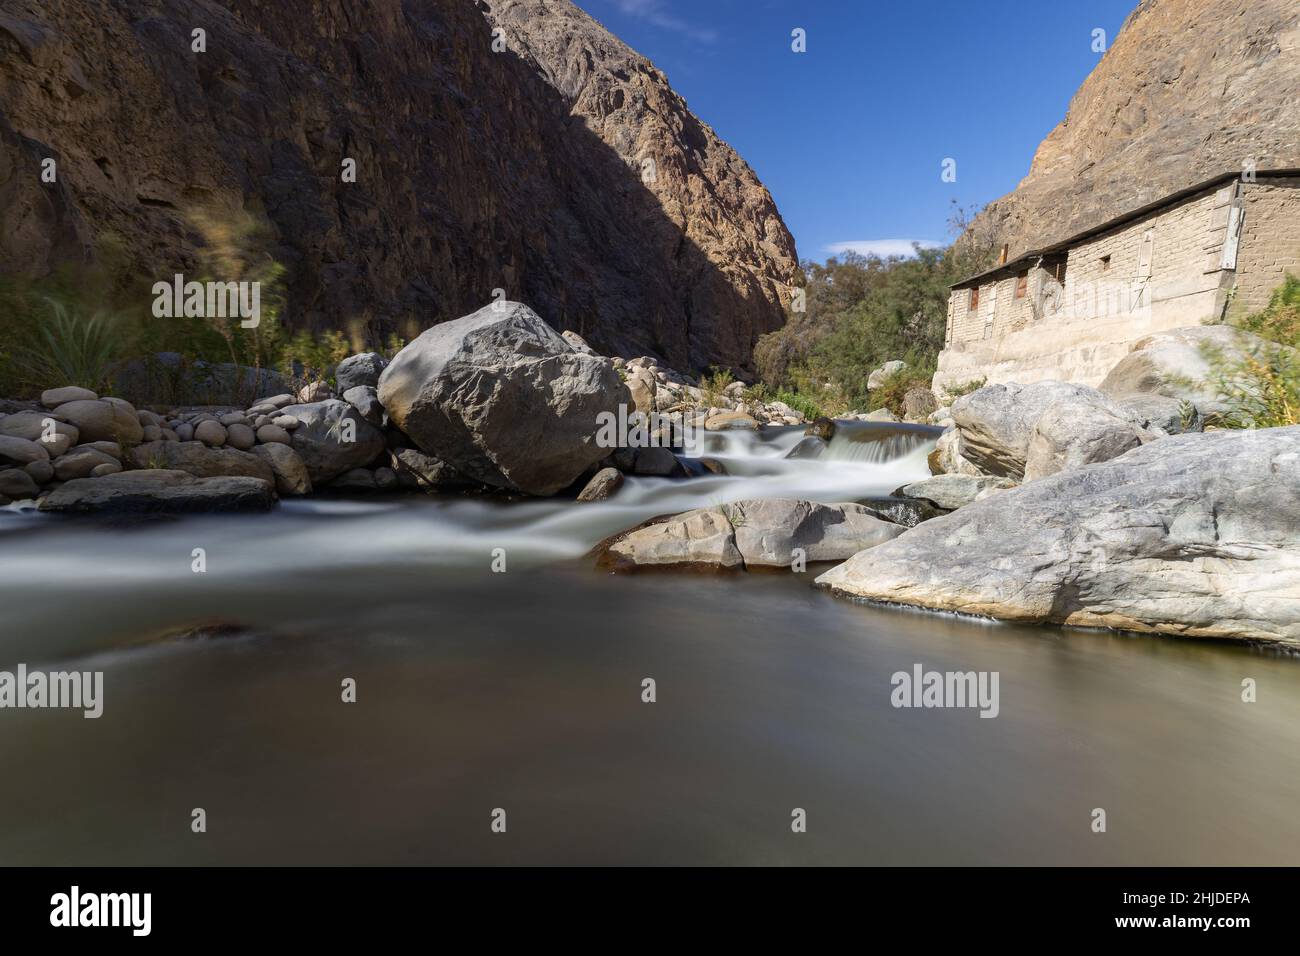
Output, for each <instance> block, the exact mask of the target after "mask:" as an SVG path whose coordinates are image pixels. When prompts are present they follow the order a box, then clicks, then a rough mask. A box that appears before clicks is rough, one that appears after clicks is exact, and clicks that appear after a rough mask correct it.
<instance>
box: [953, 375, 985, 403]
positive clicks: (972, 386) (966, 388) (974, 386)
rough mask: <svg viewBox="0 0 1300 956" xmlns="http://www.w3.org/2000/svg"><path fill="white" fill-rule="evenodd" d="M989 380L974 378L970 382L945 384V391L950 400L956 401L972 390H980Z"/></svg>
mask: <svg viewBox="0 0 1300 956" xmlns="http://www.w3.org/2000/svg"><path fill="white" fill-rule="evenodd" d="M987 382H988V379H987V378H984V377H983V376H981V377H980V378H973V379H971V380H970V381H969V382H958V383H955V384H953V385H945V386H944V387H943V393H944V395H946V396H947V397H948V401H949V402H955V401H956V400H957V399H959V398H961V397H962V396H963V395H969V394H970V393H971V392H978V391H979V390H980V389H981V388H983V387H984V386H985V384H986V383H987Z"/></svg>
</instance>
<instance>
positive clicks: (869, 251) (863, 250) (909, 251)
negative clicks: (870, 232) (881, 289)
mask: <svg viewBox="0 0 1300 956" xmlns="http://www.w3.org/2000/svg"><path fill="white" fill-rule="evenodd" d="M913 244H915V245H918V246H920V247H921V248H922V249H937V248H939V247H940V246H942V245H943V243H942V242H932V241H931V240H929V239H855V240H853V241H851V242H833V243H831V244H830V245H829V246H827V247H826V251H827V252H829V253H831V254H838V253H843V252H856V253H858V254H859V255H863V256H879V257H880V258H882V259H887V258H889V257H890V256H902V257H903V258H905V259H910V258H911V257H912V256H914V255H916V250H915V249H913V248H912V246H913Z"/></svg>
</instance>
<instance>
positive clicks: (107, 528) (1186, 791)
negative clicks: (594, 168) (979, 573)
mask: <svg viewBox="0 0 1300 956" xmlns="http://www.w3.org/2000/svg"><path fill="white" fill-rule="evenodd" d="M934 435H935V432H934V430H932V429H925V428H920V427H911V428H908V427H892V426H876V425H861V426H857V427H848V428H843V429H842V430H841V431H840V432H839V433H837V435H836V437H835V439H834V440H833V441H832V442H831V443H830V446H829V447H828V448H826V449H825V450H824V452H823V453H822V454H820V455H819V456H818V457H815V458H787V457H785V456H786V455H787V454H789V452H790V451H791V450H792V449H793V448H794V446H795V444H796V443H797V442H798V441H799V439H800V437H801V433H800V431H799V430H798V429H789V430H775V431H771V432H769V433H766V434H764V435H763V436H761V437H760V436H758V435H755V434H751V433H734V432H733V433H724V434H708V435H705V436H703V437H702V438H701V439H700V444H699V446H698V447H695V448H692V449H691V450H690V451H691V453H692V454H695V455H707V456H709V457H711V458H713V459H715V460H717V461H719V462H721V463H722V464H723V465H724V466H725V468H726V470H727V472H728V474H727V475H725V476H723V475H712V474H709V475H704V476H701V477H696V478H692V479H689V480H669V479H662V478H633V479H629V481H628V482H627V484H626V485H625V486H624V487H623V488H622V489H621V490H620V491H619V492H618V494H617V495H616V496H615V497H614V498H613V499H612V500H610V501H608V502H601V503H591V504H576V503H573V502H557V501H528V502H515V503H509V504H504V503H499V502H492V501H486V500H481V499H472V498H458V497H447V498H439V499H434V498H403V499H382V498H369V499H361V498H358V499H313V500H310V501H291V502H284V503H283V504H281V505H280V507H279V508H278V509H277V510H276V511H275V512H273V513H271V514H269V515H246V516H212V517H203V518H187V519H184V520H177V521H168V522H152V523H145V524H136V525H129V526H128V525H121V524H109V523H106V522H87V521H68V520H59V519H54V518H51V517H49V516H44V515H37V514H33V513H31V512H25V511H23V510H22V509H18V508H14V507H10V508H9V509H8V510H7V511H0V669H7V670H13V669H14V668H15V667H16V665H17V664H18V663H19V662H24V663H26V664H27V665H28V666H29V667H30V668H44V669H50V670H55V669H58V670H98V671H103V672H104V704H103V707H104V710H103V716H102V717H100V718H99V719H97V720H87V719H84V718H83V717H82V715H81V713H80V711H71V710H30V709H24V710H13V709H6V710H0V767H3V768H4V775H5V783H6V786H4V787H3V788H0V864H22V863H51V864H53V863H59V864H108V863H118V864H143V863H185V864H199V863H367V864H374V863H399V864H414V863H509V862H516V863H623V862H638V863H890V864H907V863H956V864H967V863H1149V864H1259V863H1271V864H1281V863H1292V864H1294V863H1296V862H1300V822H1298V821H1297V814H1296V813H1295V808H1296V807H1297V806H1298V805H1300V765H1298V758H1300V662H1297V661H1296V660H1294V659H1292V658H1290V657H1287V656H1284V655H1279V654H1276V653H1272V652H1268V651H1265V650H1259V649H1252V648H1248V647H1238V646H1229V645H1225V644H1216V643H1209V642H1192V641H1177V640H1168V639H1157V638H1140V637H1131V636H1122V635H1115V634H1109V633H1103V632H1085V631H1069V630H1061V629H1053V628H1029V627H1019V626H1010V625H1003V624H995V623H991V622H986V621H978V620H972V619H967V618H958V617H954V616H945V615H935V614H927V613H922V612H912V611H901V610H896V609H885V608H876V607H868V606H863V605H858V604H853V603H850V602H846V601H842V600H839V599H836V598H832V597H830V596H828V595H826V594H824V593H822V592H820V591H817V590H815V589H813V588H812V586H811V580H812V578H813V576H814V575H815V573H816V571H817V569H816V568H810V569H809V572H808V573H806V574H794V573H788V574H781V573H755V574H743V573H741V574H735V575H721V576H695V575H683V574H672V573H657V574H652V575H634V576H625V575H618V576H614V575H605V574H599V573H597V572H595V571H594V570H593V569H592V568H591V565H590V562H589V561H588V560H586V559H585V558H584V555H585V554H586V552H587V551H588V550H589V549H590V547H591V546H592V545H593V544H594V543H596V542H597V541H599V540H600V539H602V538H604V537H605V536H607V535H609V534H611V533H613V532H615V531H618V530H620V529H622V528H625V527H628V526H631V525H634V524H636V523H638V522H640V521H642V520H645V519H646V518H648V517H651V516H653V515H657V514H664V513H669V512H676V511H682V510H686V509H688V508H692V507H706V506H711V505H717V504H722V503H725V502H728V501H734V500H738V499H742V498H754V497H800V498H810V499H814V500H819V501H825V502H836V501H851V500H861V499H864V498H872V497H876V496H880V495H887V494H888V493H889V492H890V491H892V490H893V489H894V488H896V487H898V486H899V485H901V484H904V483H906V482H908V481H912V480H916V479H919V478H922V477H925V476H926V475H927V474H928V471H927V469H926V464H925V456H926V454H927V453H928V452H929V451H930V450H931V448H932V447H933V440H934ZM196 548H202V549H204V552H205V555H206V568H207V570H206V571H205V572H204V573H201V574H200V573H195V572H194V571H193V570H192V567H191V566H192V562H193V560H194V559H193V557H192V554H193V551H194V549H196ZM494 549H504V553H505V560H506V570H505V572H504V573H497V572H494V571H493V570H492V564H493V551H494ZM212 624H224V625H226V627H225V628H223V629H222V628H219V629H215V630H211V629H209V630H200V631H199V633H201V634H203V635H207V636H201V637H188V638H185V637H177V636H176V635H177V634H178V633H181V632H184V631H186V630H187V629H191V628H194V627H195V626H196V625H212ZM915 664H921V665H923V666H924V668H925V669H926V670H938V671H972V670H973V671H996V672H998V674H999V676H1000V685H999V687H1000V695H999V696H1000V707H999V713H998V716H997V717H996V718H995V719H981V718H980V717H979V715H978V712H977V711H975V710H970V709H965V710H963V709H947V710H941V709H896V708H894V707H893V706H892V705H891V702H890V698H891V690H892V686H891V675H893V674H894V673H895V672H897V671H908V672H910V671H911V670H912V668H913V665H915ZM647 677H649V678H653V679H654V681H655V682H656V696H657V699H656V701H655V702H654V703H643V702H642V699H641V694H642V681H643V679H645V678H647ZM345 678H352V679H353V680H355V682H356V687H357V701H356V702H355V703H343V702H342V701H341V699H340V695H341V689H340V688H341V683H342V681H343V680H344V679H345ZM1245 678H1251V679H1253V680H1255V682H1256V686H1257V688H1258V701H1257V702H1255V703H1250V704H1247V703H1243V702H1242V700H1241V683H1242V680H1243V679H1245ZM195 808H202V809H203V810H204V811H205V812H206V817H207V832H205V833H193V832H191V826H190V823H191V813H192V811H193V810H194V809H195ZM496 808H502V809H504V810H505V811H506V819H507V831H506V832H505V833H504V834H501V833H493V832H492V831H491V828H490V824H491V822H492V817H491V814H492V811H493V810H494V809H496ZM794 808H802V809H803V810H805V811H806V813H807V821H808V825H807V832H806V833H802V834H796V833H793V832H792V831H791V826H790V823H791V813H792V810H793V809H794ZM1095 808H1102V809H1104V810H1105V811H1106V815H1107V830H1106V832H1105V833H1094V832H1092V828H1091V826H1092V822H1093V818H1094V817H1093V811H1094V809H1095Z"/></svg>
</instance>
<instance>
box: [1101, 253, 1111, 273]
mask: <svg viewBox="0 0 1300 956" xmlns="http://www.w3.org/2000/svg"><path fill="white" fill-rule="evenodd" d="M1101 271H1102V272H1109V271H1110V256H1102V257H1101Z"/></svg>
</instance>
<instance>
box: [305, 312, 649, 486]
mask: <svg viewBox="0 0 1300 956" xmlns="http://www.w3.org/2000/svg"><path fill="white" fill-rule="evenodd" d="M379 400H380V402H382V403H383V406H384V408H385V409H386V410H387V412H388V416H389V418H390V420H391V421H392V422H394V423H395V424H396V425H397V427H398V428H400V429H401V430H402V431H403V432H405V433H406V434H407V435H408V436H410V438H411V440H412V441H413V442H414V443H415V444H416V445H417V446H418V447H419V448H420V449H421V450H422V451H424V452H427V453H428V454H430V455H434V456H436V457H437V458H439V459H441V460H443V461H446V462H447V463H448V464H450V465H451V466H452V467H454V468H455V469H456V470H458V471H460V472H462V473H464V474H466V475H469V476H470V477H472V478H475V479H477V480H479V481H481V482H483V483H485V484H488V485H493V486H495V487H499V488H507V489H511V490H515V491H522V492H525V493H528V494H533V495H551V494H554V493H555V492H557V491H559V490H560V489H562V488H565V487H567V486H568V485H571V484H572V483H573V482H574V481H575V480H576V479H577V478H578V477H579V476H580V475H581V474H582V473H583V472H584V471H585V470H586V469H587V468H588V466H590V465H592V464H594V463H595V462H597V461H599V460H600V459H601V458H603V457H605V456H606V455H607V454H609V449H605V448H600V447H598V446H597V444H596V433H597V431H598V429H599V424H600V423H599V421H598V416H599V415H600V414H601V413H602V412H608V413H611V414H614V415H617V414H618V406H619V405H620V404H628V403H629V402H630V401H631V398H630V396H629V395H628V391H627V389H626V388H625V387H624V386H623V383H622V382H621V381H620V380H619V377H618V373H617V371H616V370H615V368H614V365H613V363H612V362H610V361H608V360H607V359H602V358H599V357H597V356H593V355H587V354H586V353H583V352H579V351H577V350H575V349H574V348H573V346H572V345H570V344H569V343H568V342H567V341H565V339H564V338H563V337H562V336H561V335H559V334H558V333H557V332H556V331H555V330H554V329H552V328H551V327H550V326H548V325H547V324H546V323H545V322H544V321H542V319H541V318H540V317H539V316H538V315H537V314H536V313H535V312H533V310H532V309H530V308H528V307H527V306H526V305H522V304H520V303H518V302H497V303H494V304H492V305H489V306H485V307H484V308H482V309H479V310H478V311H477V312H475V313H474V314H472V315H468V316H465V317H464V318H461V319H457V320H455V321H453V322H446V323H443V324H442V325H435V326H434V327H433V328H430V329H427V330H426V331H424V332H423V333H421V334H420V335H419V336H418V337H417V338H416V339H415V340H414V341H412V342H411V343H410V344H409V345H407V346H406V348H404V349H402V350H401V351H400V352H398V353H397V356H396V357H395V358H394V359H393V361H392V362H391V363H390V364H389V366H388V368H386V369H385V370H384V373H383V375H381V376H380V378H379ZM296 440H297V439H296V436H295V441H296Z"/></svg>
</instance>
